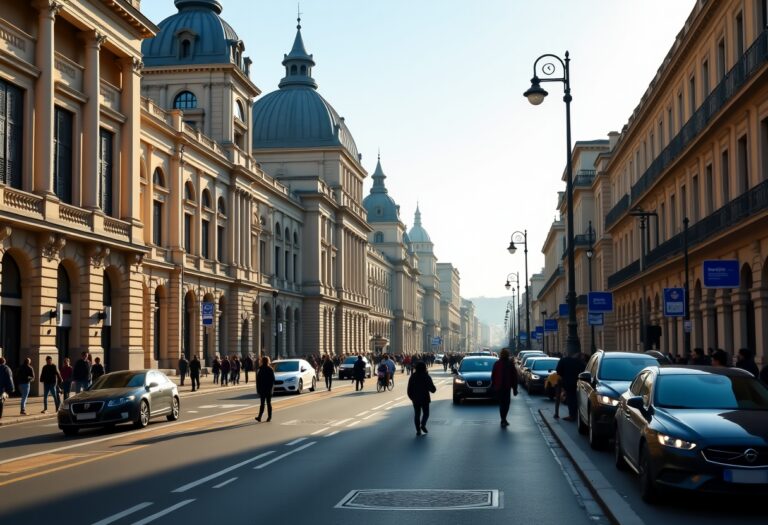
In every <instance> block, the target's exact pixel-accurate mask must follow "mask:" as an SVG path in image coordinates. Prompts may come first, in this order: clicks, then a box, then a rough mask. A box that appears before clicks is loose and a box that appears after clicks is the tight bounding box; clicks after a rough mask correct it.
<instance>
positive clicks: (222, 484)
mask: <svg viewBox="0 0 768 525" xmlns="http://www.w3.org/2000/svg"><path fill="white" fill-rule="evenodd" d="M236 479H237V478H230V479H228V480H227V481H224V482H222V483H219V484H218V485H214V486H213V488H215V489H220V488H221V487H223V486H224V485H229V484H230V483H232V482H233V481H235V480H236Z"/></svg>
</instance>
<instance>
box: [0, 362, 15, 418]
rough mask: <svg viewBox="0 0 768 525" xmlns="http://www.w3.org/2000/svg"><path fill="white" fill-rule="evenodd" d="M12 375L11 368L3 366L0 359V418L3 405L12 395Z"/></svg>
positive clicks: (3, 363)
mask: <svg viewBox="0 0 768 525" xmlns="http://www.w3.org/2000/svg"><path fill="white" fill-rule="evenodd" d="M13 389H14V386H13V373H12V372H11V367H9V366H8V365H6V364H5V358H4V357H0V418H2V417H3V404H5V400H6V399H8V397H10V395H11V394H12V393H13Z"/></svg>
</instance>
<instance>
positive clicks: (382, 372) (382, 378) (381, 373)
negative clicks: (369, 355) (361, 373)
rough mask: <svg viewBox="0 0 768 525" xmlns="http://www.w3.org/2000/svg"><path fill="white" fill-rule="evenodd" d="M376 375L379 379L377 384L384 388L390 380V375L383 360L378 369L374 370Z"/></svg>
mask: <svg viewBox="0 0 768 525" xmlns="http://www.w3.org/2000/svg"><path fill="white" fill-rule="evenodd" d="M376 375H377V376H378V377H379V384H380V385H381V386H382V387H384V388H386V386H387V383H388V382H389V380H390V379H389V378H390V375H389V367H388V366H387V363H386V361H384V360H383V359H382V360H381V362H380V363H379V366H378V368H377V369H376Z"/></svg>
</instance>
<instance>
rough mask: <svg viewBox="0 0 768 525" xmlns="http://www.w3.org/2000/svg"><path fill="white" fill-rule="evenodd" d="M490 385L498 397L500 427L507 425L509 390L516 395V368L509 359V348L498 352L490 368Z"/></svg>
mask: <svg viewBox="0 0 768 525" xmlns="http://www.w3.org/2000/svg"><path fill="white" fill-rule="evenodd" d="M491 387H492V388H493V390H494V391H495V392H496V396H497V397H498V399H499V415H500V416H501V428H506V427H508V426H509V421H507V414H508V413H509V404H510V401H511V398H510V396H509V392H510V390H511V391H512V392H513V393H514V394H515V395H517V370H515V365H514V364H513V363H512V361H510V359H509V350H508V349H506V348H504V349H503V350H502V351H501V353H500V354H499V360H498V361H496V362H495V363H494V364H493V370H491Z"/></svg>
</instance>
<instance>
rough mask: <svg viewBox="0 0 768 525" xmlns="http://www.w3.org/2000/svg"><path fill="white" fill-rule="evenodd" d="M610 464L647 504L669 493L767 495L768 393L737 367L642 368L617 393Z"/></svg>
mask: <svg viewBox="0 0 768 525" xmlns="http://www.w3.org/2000/svg"><path fill="white" fill-rule="evenodd" d="M615 461H616V467H617V468H619V469H623V468H626V467H627V466H630V467H631V468H632V470H634V471H636V472H637V473H638V474H639V477H640V489H641V495H642V497H643V499H644V500H646V501H649V502H651V501H653V500H654V499H656V498H657V497H658V495H659V494H660V493H661V492H662V489H669V488H674V489H686V490H692V491H701V492H730V493H734V494H757V495H763V496H768V388H766V387H765V386H764V385H763V384H761V383H760V382H759V381H758V380H756V379H755V378H754V377H753V376H752V375H751V374H750V373H749V372H746V371H744V370H741V369H738V368H723V367H709V366H665V367H660V368H659V367H651V368H647V369H645V370H643V371H641V372H640V374H639V375H638V376H637V377H636V378H635V380H634V381H633V382H632V384H631V385H630V387H629V390H628V391H627V392H625V393H624V394H622V395H621V398H620V402H619V407H618V410H617V412H616V435H615ZM664 492H665V493H666V492H668V491H667V490H664Z"/></svg>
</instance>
